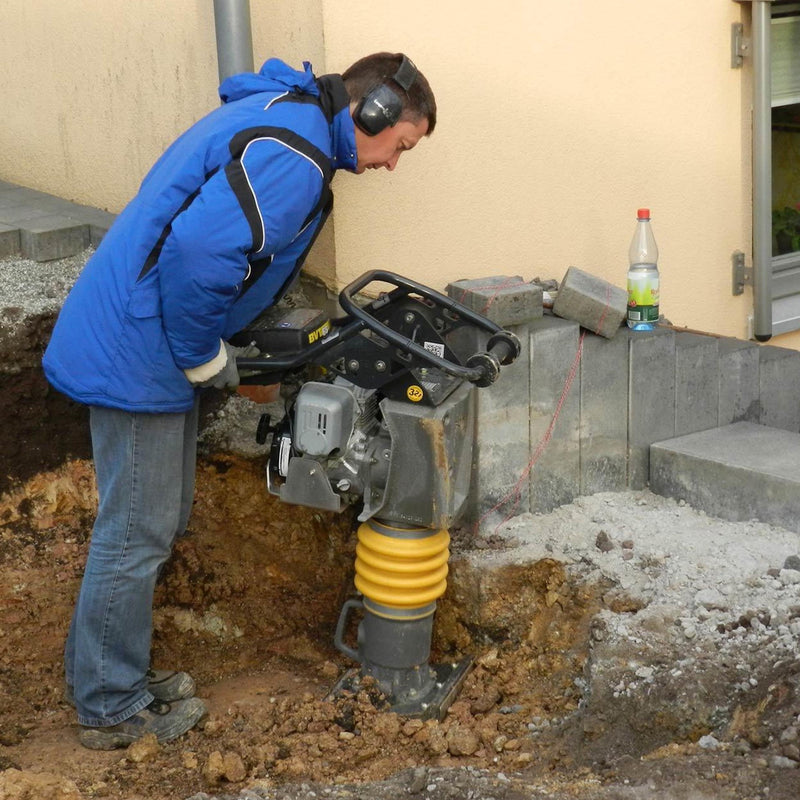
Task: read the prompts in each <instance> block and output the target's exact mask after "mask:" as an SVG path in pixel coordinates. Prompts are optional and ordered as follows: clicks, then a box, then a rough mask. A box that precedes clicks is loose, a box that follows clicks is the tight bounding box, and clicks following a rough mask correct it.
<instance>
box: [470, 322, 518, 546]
mask: <svg viewBox="0 0 800 800" xmlns="http://www.w3.org/2000/svg"><path fill="white" fill-rule="evenodd" d="M510 330H512V331H513V332H514V333H515V334H516V335H517V337H518V338H519V340H520V345H521V348H522V349H521V352H520V355H519V358H518V359H517V360H516V361H515V362H514V363H513V364H510V365H509V366H507V367H503V368H502V370H501V372H500V377H499V378H498V379H497V381H496V382H495V383H493V384H492V385H491V386H487V387H485V388H482V389H477V390H476V421H475V427H476V434H475V442H476V446H475V453H474V456H473V475H472V487H471V491H470V496H469V498H468V502H467V507H466V509H465V511H464V518H465V520H466V521H468V522H469V523H476V522H480V526H479V529H480V530H481V531H491V530H493V529H494V528H495V527H496V526H497V525H498V523H500V522H502V521H503V520H504V519H505V518H506V517H508V516H509V515H513V516H515V515H517V514H522V513H525V512H527V511H529V510H530V496H529V486H528V482H527V481H526V480H523V479H522V476H523V473H524V470H525V469H526V467H527V465H528V459H529V458H530V451H531V448H530V429H529V425H528V416H529V403H530V396H529V383H530V334H529V332H528V327H527V326H514V327H512V328H511V329H510ZM482 346H483V345H481V347H482ZM474 349H480V348H474Z"/></svg>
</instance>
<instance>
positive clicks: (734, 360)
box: [717, 337, 761, 427]
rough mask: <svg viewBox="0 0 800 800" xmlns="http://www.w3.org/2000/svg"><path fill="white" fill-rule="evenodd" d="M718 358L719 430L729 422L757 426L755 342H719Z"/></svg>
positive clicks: (724, 339) (757, 393) (757, 386)
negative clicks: (747, 423) (755, 424)
mask: <svg viewBox="0 0 800 800" xmlns="http://www.w3.org/2000/svg"><path fill="white" fill-rule="evenodd" d="M717 349H718V355H719V367H718V371H719V414H718V417H717V425H719V426H720V427H722V426H724V425H730V424H731V423H733V422H758V420H759V418H760V416H761V404H760V401H759V379H758V373H759V351H760V347H759V346H758V345H757V344H755V342H746V341H744V340H742V339H732V338H727V337H726V338H722V339H719V341H718V343H717Z"/></svg>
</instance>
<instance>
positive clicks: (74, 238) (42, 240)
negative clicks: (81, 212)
mask: <svg viewBox="0 0 800 800" xmlns="http://www.w3.org/2000/svg"><path fill="white" fill-rule="evenodd" d="M20 242H21V245H22V255H23V256H24V257H25V258H30V259H32V260H33V261H52V260H53V259H56V258H67V257H68V256H74V255H76V254H78V253H80V252H81V250H84V249H85V248H86V247H88V245H89V226H88V225H84V224H81V223H78V222H76V221H75V220H73V219H69V218H68V217H61V216H49V217H39V218H37V219H34V220H29V221H28V222H27V223H26V224H25V227H23V228H21V230H20Z"/></svg>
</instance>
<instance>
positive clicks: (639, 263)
mask: <svg viewBox="0 0 800 800" xmlns="http://www.w3.org/2000/svg"><path fill="white" fill-rule="evenodd" d="M628 257H629V259H630V268H629V269H628V327H629V328H632V329H633V330H635V331H651V330H653V328H655V326H656V324H657V322H658V245H657V244H656V240H655V237H654V236H653V231H652V229H651V227H650V209H649V208H640V209H639V210H638V212H637V214H636V232H635V233H634V234H633V240H632V241H631V247H630V250H629V251H628Z"/></svg>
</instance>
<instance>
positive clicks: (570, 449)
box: [528, 316, 581, 511]
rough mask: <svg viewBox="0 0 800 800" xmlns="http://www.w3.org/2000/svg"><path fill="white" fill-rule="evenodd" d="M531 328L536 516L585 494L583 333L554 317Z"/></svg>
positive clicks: (533, 505) (532, 471) (532, 493)
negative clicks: (582, 490) (582, 465)
mask: <svg viewBox="0 0 800 800" xmlns="http://www.w3.org/2000/svg"><path fill="white" fill-rule="evenodd" d="M530 327H531V341H530V348H531V356H530V357H531V360H530V436H529V438H530V442H531V453H530V458H529V462H528V463H530V464H531V468H530V497H531V511H550V510H552V509H553V508H556V507H557V506H560V505H563V504H565V503H570V502H572V501H573V500H574V499H575V498H576V497H578V496H579V495H580V484H581V480H580V434H579V431H580V409H581V387H580V380H581V376H580V363H579V361H578V360H577V359H578V355H579V354H578V346H579V341H580V328H579V325H578V323H577V322H571V321H569V320H563V319H560V318H558V317H554V316H545V317H543V318H542V319H539V320H535V321H534V322H533V323H531V326H530Z"/></svg>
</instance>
